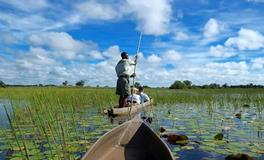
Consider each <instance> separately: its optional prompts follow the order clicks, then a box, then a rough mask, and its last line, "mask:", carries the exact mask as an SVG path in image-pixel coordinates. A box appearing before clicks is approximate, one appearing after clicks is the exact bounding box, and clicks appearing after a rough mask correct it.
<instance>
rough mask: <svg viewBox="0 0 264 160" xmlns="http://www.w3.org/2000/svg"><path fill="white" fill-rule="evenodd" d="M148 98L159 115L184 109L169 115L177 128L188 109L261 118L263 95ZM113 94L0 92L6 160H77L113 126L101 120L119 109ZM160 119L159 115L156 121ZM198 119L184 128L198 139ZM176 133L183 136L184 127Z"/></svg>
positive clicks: (160, 92) (184, 93)
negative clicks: (252, 112) (249, 111)
mask: <svg viewBox="0 0 264 160" xmlns="http://www.w3.org/2000/svg"><path fill="white" fill-rule="evenodd" d="M146 92H147V93H148V94H149V95H150V96H151V97H152V98H154V99H155V103H157V104H160V106H167V107H166V108H165V107H161V109H160V110H159V111H158V112H164V113H165V112H167V108H169V106H171V105H175V104H177V105H180V106H186V107H183V108H182V110H177V112H173V111H172V113H171V115H170V116H169V118H172V119H173V121H172V123H173V125H172V127H171V128H175V127H179V124H178V119H177V117H176V118H175V114H179V113H180V114H182V115H184V116H185V117H188V115H189V112H190V110H188V107H187V106H190V105H191V106H193V108H195V110H197V112H198V113H199V112H203V111H204V109H205V110H206V111H207V112H208V114H209V115H210V117H211V118H212V120H213V119H214V117H215V116H214V115H215V114H216V113H215V112H216V110H217V108H221V109H222V110H229V111H230V112H235V111H238V110H240V109H241V106H243V105H244V104H248V105H249V106H250V107H252V106H253V107H254V108H255V109H256V114H257V115H258V117H261V115H262V114H261V113H262V111H263V107H264V106H263V104H264V90H263V89H214V90H213V89H211V90H209V89H208V90H205V89H204V90H202V89H192V90H168V89H146ZM114 93H115V90H114V89H111V88H55V87H53V88H48V87H47V88H45V87H43V88H42V87H41V88H4V89H3V88H0V100H1V99H7V100H8V101H9V102H10V104H9V105H5V106H4V109H5V114H6V116H7V118H8V124H9V127H8V128H4V127H2V128H1V132H0V137H4V140H3V143H4V146H5V147H3V148H5V150H9V151H11V152H12V154H11V155H8V156H10V158H15V157H20V158H23V159H78V158H80V157H81V155H83V154H84V153H85V152H86V151H87V149H88V148H89V147H90V146H91V144H92V143H94V141H95V140H96V139H97V138H99V137H100V136H101V135H102V134H103V133H105V132H106V131H107V130H108V129H111V128H112V127H113V126H114V125H117V124H113V125H112V124H109V122H108V121H107V120H106V119H105V118H104V117H103V116H102V114H101V113H102V111H103V109H104V108H108V107H110V106H114V105H116V104H117V102H118V97H117V96H116V95H115V94H114ZM0 103H1V101H0ZM9 108H12V109H11V110H10V109H9ZM154 108H155V107H154ZM164 110H165V111H164ZM155 112H157V111H155ZM154 114H155V115H156V114H159V113H154ZM217 114H218V115H219V114H220V115H221V113H217ZM223 114H224V113H223ZM164 115H165V114H162V115H160V119H162V116H164ZM200 116H201V115H196V117H192V118H193V119H192V121H191V122H189V121H188V123H190V124H189V125H190V126H192V128H194V132H195V131H196V132H197V133H198V134H197V135H196V136H198V137H199V139H202V138H203V135H204V133H207V131H206V130H204V129H203V126H201V125H202V124H200V121H199V117H200ZM0 118H1V117H0ZM157 121H159V119H157ZM216 121H217V120H216ZM188 123H187V122H186V124H188ZM261 124H262V123H259V124H258V123H257V122H255V124H254V125H253V127H255V128H259V127H260V126H259V125H261ZM212 125H215V123H212ZM197 126H198V127H197ZM214 127H215V126H214ZM177 130H184V126H181V127H180V128H177ZM0 141H1V139H0ZM205 147H206V146H205ZM0 154H1V153H0Z"/></svg>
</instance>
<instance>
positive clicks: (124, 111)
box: [104, 99, 153, 116]
mask: <svg viewBox="0 0 264 160" xmlns="http://www.w3.org/2000/svg"><path fill="white" fill-rule="evenodd" d="M151 104H153V99H151V100H150V101H148V102H145V103H143V104H132V107H124V108H112V109H110V110H104V113H105V114H108V115H110V116H112V115H114V116H125V115H129V114H135V113H137V112H139V111H141V110H143V109H144V108H146V107H148V106H150V105H151Z"/></svg>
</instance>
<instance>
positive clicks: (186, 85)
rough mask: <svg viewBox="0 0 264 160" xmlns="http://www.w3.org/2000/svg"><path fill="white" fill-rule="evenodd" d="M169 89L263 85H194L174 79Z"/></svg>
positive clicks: (256, 86) (253, 86)
mask: <svg viewBox="0 0 264 160" xmlns="http://www.w3.org/2000/svg"><path fill="white" fill-rule="evenodd" d="M169 88H170V89H187V88H188V89H194V88H196V89H197V88H198V89H220V88H264V86H263V85H255V84H253V83H250V84H246V85H230V86H229V85H228V84H227V83H225V84H223V85H220V84H217V83H211V84H204V85H195V84H192V81H189V80H185V81H179V80H176V81H175V82H174V83H173V84H172V85H171V86H170V87H169Z"/></svg>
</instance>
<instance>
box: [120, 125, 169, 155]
mask: <svg viewBox="0 0 264 160" xmlns="http://www.w3.org/2000/svg"><path fill="white" fill-rule="evenodd" d="M120 156H121V157H122V155H120ZM121 157H120V158H121ZM124 159H125V160H163V159H166V160H171V159H172V157H171V155H170V152H169V151H168V148H167V147H166V146H164V144H163V143H162V142H161V140H160V139H159V138H158V137H157V136H156V135H155V133H154V134H153V132H150V129H149V128H148V127H146V126H145V124H144V123H142V125H141V126H140V127H139V129H138V131H137V132H136V133H135V135H134V136H133V138H132V139H131V140H130V141H129V143H128V144H127V145H126V146H125V154H124Z"/></svg>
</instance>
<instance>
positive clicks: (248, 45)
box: [225, 28, 264, 50]
mask: <svg viewBox="0 0 264 160" xmlns="http://www.w3.org/2000/svg"><path fill="white" fill-rule="evenodd" d="M225 45H226V46H228V47H235V48H238V49H239V50H258V49H261V48H264V36H263V35H262V34H261V33H259V32H257V31H254V30H250V29H246V28H241V29H240V31H239V32H238V37H231V38H229V39H228V40H227V41H226V42H225Z"/></svg>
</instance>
